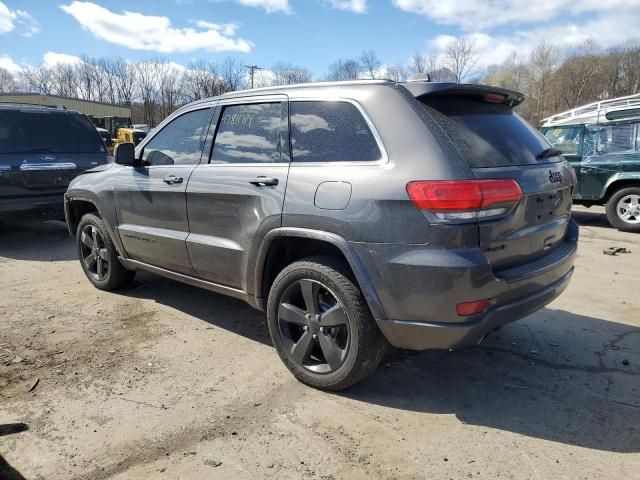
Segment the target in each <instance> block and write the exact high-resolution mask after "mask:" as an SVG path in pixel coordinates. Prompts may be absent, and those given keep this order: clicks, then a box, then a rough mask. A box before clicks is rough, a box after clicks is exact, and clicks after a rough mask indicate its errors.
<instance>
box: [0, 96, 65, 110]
mask: <svg viewBox="0 0 640 480" xmlns="http://www.w3.org/2000/svg"><path fill="white" fill-rule="evenodd" d="M1 98H2V97H0V105H2V106H5V105H15V106H16V107H43V108H55V109H56V110H68V108H67V107H65V106H64V105H60V104H58V105H45V104H43V103H28V102H3V101H2V100H1Z"/></svg>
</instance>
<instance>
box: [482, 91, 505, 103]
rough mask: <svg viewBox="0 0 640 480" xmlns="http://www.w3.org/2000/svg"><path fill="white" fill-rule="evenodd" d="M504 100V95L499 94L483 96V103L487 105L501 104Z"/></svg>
mask: <svg viewBox="0 0 640 480" xmlns="http://www.w3.org/2000/svg"><path fill="white" fill-rule="evenodd" d="M506 98H507V97H506V96H505V95H500V94H499V93H487V94H486V95H485V96H484V101H485V102H488V103H502V102H504V101H505V100H506Z"/></svg>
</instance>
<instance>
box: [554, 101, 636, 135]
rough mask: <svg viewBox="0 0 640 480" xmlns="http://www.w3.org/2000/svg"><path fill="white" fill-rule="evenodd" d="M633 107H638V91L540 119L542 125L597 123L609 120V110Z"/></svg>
mask: <svg viewBox="0 0 640 480" xmlns="http://www.w3.org/2000/svg"><path fill="white" fill-rule="evenodd" d="M633 107H640V93H636V94H634V95H628V96H626V97H618V98H610V99H608V100H601V101H599V102H593V103H589V104H587V105H583V106H581V107H576V108H572V109H571V110H567V111H566V112H562V113H558V114H556V115H552V116H550V117H547V118H544V119H542V126H544V127H551V126H554V125H567V124H570V123H572V122H578V123H598V122H600V121H606V120H609V118H608V117H607V114H608V113H610V112H613V111H621V110H627V109H632V108H633ZM633 116H637V115H633Z"/></svg>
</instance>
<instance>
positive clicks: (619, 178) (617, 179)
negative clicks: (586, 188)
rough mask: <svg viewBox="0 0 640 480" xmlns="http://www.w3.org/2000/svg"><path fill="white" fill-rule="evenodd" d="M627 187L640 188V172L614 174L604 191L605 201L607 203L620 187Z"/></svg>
mask: <svg viewBox="0 0 640 480" xmlns="http://www.w3.org/2000/svg"><path fill="white" fill-rule="evenodd" d="M627 187H638V188H640V173H638V174H634V175H615V176H613V177H612V178H611V179H610V180H609V182H607V185H606V186H605V191H604V195H603V198H604V202H605V203H607V202H608V201H609V199H610V198H611V197H612V196H613V195H614V194H615V193H616V192H617V191H618V190H620V189H622V188H627Z"/></svg>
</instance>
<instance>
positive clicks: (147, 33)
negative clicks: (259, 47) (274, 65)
mask: <svg viewBox="0 0 640 480" xmlns="http://www.w3.org/2000/svg"><path fill="white" fill-rule="evenodd" d="M60 8H62V10H63V11H65V12H66V13H68V14H69V15H71V16H73V17H74V18H75V19H76V20H77V21H78V22H79V23H80V25H82V27H83V28H84V29H85V30H88V31H90V32H91V33H93V34H94V35H95V36H96V37H97V38H99V39H101V40H105V41H107V42H110V43H114V44H116V45H121V46H123V47H127V48H131V49H133V50H147V51H154V52H160V53H173V52H191V51H194V50H209V51H212V52H224V51H235V52H245V53H246V52H250V51H251V48H252V46H253V44H252V43H251V42H249V41H247V40H244V39H242V38H234V34H235V30H236V26H235V25H234V26H233V28H230V27H229V25H232V24H221V25H219V24H214V23H208V22H197V23H196V26H197V27H198V29H195V28H175V27H173V26H172V25H171V20H170V19H169V18H168V17H160V16H153V15H144V14H141V13H136V12H129V11H126V10H125V11H124V12H123V13H121V14H119V13H114V12H112V11H110V10H108V9H106V8H104V7H101V6H100V5H97V4H95V3H92V2H81V1H73V2H71V3H70V4H69V5H62V6H61V7H60Z"/></svg>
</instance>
